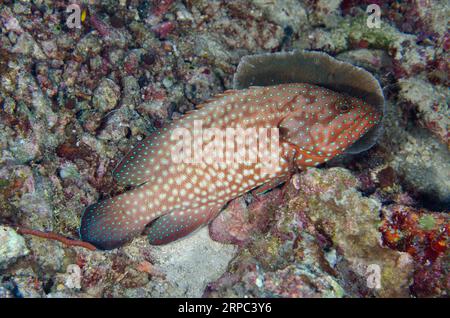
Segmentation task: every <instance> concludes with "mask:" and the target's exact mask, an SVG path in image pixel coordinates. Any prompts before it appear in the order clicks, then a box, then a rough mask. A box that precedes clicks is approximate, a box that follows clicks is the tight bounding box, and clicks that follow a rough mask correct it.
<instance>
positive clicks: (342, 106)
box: [336, 102, 350, 113]
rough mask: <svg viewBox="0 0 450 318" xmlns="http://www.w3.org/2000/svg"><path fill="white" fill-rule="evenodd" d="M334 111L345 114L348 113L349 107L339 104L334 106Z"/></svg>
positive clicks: (345, 104)
mask: <svg viewBox="0 0 450 318" xmlns="http://www.w3.org/2000/svg"><path fill="white" fill-rule="evenodd" d="M336 109H337V110H338V111H340V112H341V113H346V112H348V111H349V110H350V105H349V104H347V103H343V102H339V103H338V104H337V105H336Z"/></svg>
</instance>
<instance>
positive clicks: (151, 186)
mask: <svg viewBox="0 0 450 318" xmlns="http://www.w3.org/2000/svg"><path fill="white" fill-rule="evenodd" d="M381 118H382V113H381V112H380V110H379V109H377V108H376V107H374V106H372V105H370V104H369V103H367V102H366V101H365V100H364V99H361V98H356V97H353V96H350V95H348V94H345V93H341V92H337V91H334V90H331V89H328V88H325V87H321V86H318V85H313V84H310V83H285V84H278V85H269V86H252V87H248V88H245V89H239V90H229V91H225V92H224V93H222V94H218V95H216V96H214V97H213V98H212V99H210V100H208V101H207V102H205V103H204V104H202V105H199V106H197V108H196V110H194V111H191V112H189V113H187V114H185V115H184V116H183V117H181V118H180V119H177V120H174V121H172V122H170V123H169V124H167V125H166V126H164V127H163V128H162V129H160V130H159V131H157V132H154V133H152V134H151V135H149V136H148V137H146V138H145V139H144V140H142V141H141V142H139V143H138V144H137V145H136V146H135V147H134V148H133V149H132V150H131V151H130V152H129V153H128V154H127V155H126V156H125V158H124V159H123V160H122V161H121V163H120V164H119V165H118V166H117V168H116V169H115V171H114V172H113V175H114V178H115V179H116V180H117V182H118V183H119V184H121V185H131V186H134V189H132V190H130V191H127V192H125V193H123V194H120V195H117V196H115V197H112V198H109V199H106V200H104V201H101V202H98V203H95V204H92V205H90V206H89V207H87V208H86V210H85V211H84V213H83V216H82V220H81V226H80V230H79V232H80V236H81V238H82V240H83V241H86V242H89V243H91V244H93V245H94V246H96V247H97V248H99V249H113V248H116V247H119V246H121V245H123V244H124V243H126V242H128V241H130V240H131V239H133V238H134V237H136V236H138V235H140V234H141V233H143V232H144V230H145V232H146V233H147V234H148V239H149V241H150V243H151V244H154V245H159V244H166V243H169V242H172V241H174V240H177V239H179V238H181V237H184V236H186V235H188V234H189V233H191V232H193V231H194V230H196V229H197V228H199V227H201V226H202V225H205V224H207V223H208V222H210V221H211V220H212V219H213V218H214V217H215V216H216V215H217V214H218V213H219V212H220V210H221V209H222V208H223V207H224V206H225V205H226V204H227V202H229V201H230V200H232V199H234V198H236V197H238V196H240V195H243V194H244V193H246V192H248V191H250V190H252V189H255V188H257V187H260V186H266V187H267V186H268V187H269V188H270V186H274V185H276V184H279V183H280V182H282V181H285V180H286V179H288V178H289V177H290V175H291V174H292V172H293V171H294V170H295V169H304V168H306V167H313V166H317V165H320V164H322V163H324V162H327V161H329V160H331V159H332V158H334V157H335V156H337V155H340V154H343V153H344V152H345V151H346V150H347V149H348V148H349V147H350V146H352V145H353V144H354V143H355V142H356V141H357V140H358V139H360V138H361V137H362V136H364V135H365V134H366V133H367V132H368V131H370V130H371V128H373V127H374V126H376V125H378V124H379V122H380V120H381ZM199 122H200V123H201V124H202V128H203V129H208V128H215V129H218V130H219V131H224V132H225V130H226V129H228V128H243V129H245V128H252V127H253V128H266V129H275V131H277V132H278V139H279V147H278V148H277V150H276V151H277V153H275V154H271V155H273V156H274V157H278V158H279V161H278V165H277V167H276V169H275V170H273V171H269V172H267V171H263V170H266V169H263V164H264V162H261V160H256V161H253V162H250V161H242V162H240V161H233V162H220V161H214V160H210V161H209V162H207V161H206V160H203V161H201V162H195V161H189V160H180V159H183V158H176V160H174V156H175V157H176V156H177V154H178V157H179V156H182V153H180V152H179V151H178V150H177V151H175V153H174V148H177V147H179V142H180V140H179V138H174V135H176V132H177V131H178V132H179V131H180V130H181V131H184V132H185V134H186V135H192V136H194V135H195V134H196V133H197V134H198V132H196V131H195V130H196V129H198V128H196V127H197V126H196V125H198V123H199ZM272 131H274V130H272ZM178 137H180V136H178ZM202 137H204V136H202ZM203 141H204V142H205V143H206V144H208V142H213V140H208V139H207V138H204V140H203ZM254 141H255V140H254ZM259 141H260V140H256V142H259ZM243 146H244V147H250V145H248V144H244V145H243ZM200 147H201V145H200ZM203 147H205V145H203ZM237 150H239V149H237Z"/></svg>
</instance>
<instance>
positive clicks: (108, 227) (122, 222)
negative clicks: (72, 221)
mask: <svg viewBox="0 0 450 318" xmlns="http://www.w3.org/2000/svg"><path fill="white" fill-rule="evenodd" d="M146 202H147V196H146V193H145V191H144V190H143V188H137V189H134V190H132V191H128V192H125V193H123V194H120V195H118V196H115V197H112V198H109V199H106V200H104V201H101V202H98V203H94V204H92V205H90V206H88V207H87V208H86V209H85V210H84V212H83V215H82V217H81V225H80V229H79V234H80V237H81V239H82V240H83V241H86V242H89V243H91V244H93V245H94V246H96V247H97V248H99V249H102V250H109V249H113V248H116V247H119V246H121V245H123V244H125V243H126V242H128V241H130V240H131V239H132V238H134V237H136V236H137V235H139V234H141V233H142V231H143V230H144V228H145V226H146V225H147V223H149V222H150V221H151V218H150V217H149V214H148V212H147V203H146Z"/></svg>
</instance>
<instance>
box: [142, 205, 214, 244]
mask: <svg viewBox="0 0 450 318" xmlns="http://www.w3.org/2000/svg"><path fill="white" fill-rule="evenodd" d="M220 210H221V206H216V207H211V208H207V209H204V210H202V209H200V208H192V209H187V210H184V211H174V212H171V213H168V214H165V215H163V216H161V217H160V218H158V219H156V220H155V221H154V222H153V223H152V224H150V225H149V226H148V228H147V229H146V231H145V232H146V233H147V234H148V235H147V238H148V241H149V242H150V244H152V245H163V244H167V243H170V242H173V241H176V240H178V239H180V238H182V237H184V236H186V235H188V234H190V233H192V232H194V231H195V230H196V229H198V228H200V227H201V226H203V225H206V224H208V223H209V222H210V221H211V220H212V219H214V218H215V217H216V215H217V214H218V213H219V212H220Z"/></svg>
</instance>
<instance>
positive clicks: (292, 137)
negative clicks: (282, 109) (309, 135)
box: [278, 113, 305, 145]
mask: <svg viewBox="0 0 450 318" xmlns="http://www.w3.org/2000/svg"><path fill="white" fill-rule="evenodd" d="M304 120H305V119H304V118H303V117H302V116H301V115H300V114H297V113H292V114H289V115H287V116H286V117H284V118H283V119H282V120H281V121H280V122H279V124H278V129H279V133H280V138H281V140H282V141H287V142H289V143H292V144H296V145H300V144H302V142H304V138H305V136H303V134H302V131H301V130H302V129H301V127H302V125H304V124H305V123H304Z"/></svg>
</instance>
